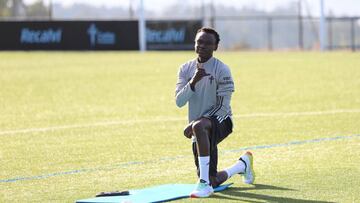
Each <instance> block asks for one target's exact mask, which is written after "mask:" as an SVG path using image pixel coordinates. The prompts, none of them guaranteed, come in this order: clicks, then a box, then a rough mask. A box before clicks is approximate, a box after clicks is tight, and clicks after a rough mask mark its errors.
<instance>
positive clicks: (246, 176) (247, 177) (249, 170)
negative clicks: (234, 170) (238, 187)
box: [239, 151, 255, 184]
mask: <svg viewBox="0 0 360 203" xmlns="http://www.w3.org/2000/svg"><path fill="white" fill-rule="evenodd" d="M239 160H240V161H242V162H243V163H244V164H245V172H244V173H240V175H242V176H243V181H244V183H246V184H253V183H254V181H255V172H254V169H253V166H254V164H253V156H252V154H251V152H249V151H247V152H245V154H243V155H242V156H241V157H240V159H239Z"/></svg>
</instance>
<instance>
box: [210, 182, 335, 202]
mask: <svg viewBox="0 0 360 203" xmlns="http://www.w3.org/2000/svg"><path fill="white" fill-rule="evenodd" d="M251 190H254V191H256V190H284V191H285V190H287V191H296V190H294V189H290V188H283V187H277V186H272V185H264V184H254V185H253V186H252V187H230V188H229V189H227V190H225V191H222V192H219V193H218V194H222V195H226V196H220V195H216V194H215V195H214V196H212V198H214V199H222V200H237V201H239V200H241V201H244V202H254V203H257V202H264V201H266V202H294V203H310V202H313V203H331V202H327V201H317V200H305V199H296V198H290V197H277V196H271V195H262V194H254V193H249V192H247V191H251Z"/></svg>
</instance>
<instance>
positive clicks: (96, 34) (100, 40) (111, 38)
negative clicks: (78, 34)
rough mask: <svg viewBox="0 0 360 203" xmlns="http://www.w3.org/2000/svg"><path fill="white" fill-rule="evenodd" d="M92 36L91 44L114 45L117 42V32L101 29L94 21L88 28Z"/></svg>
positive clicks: (90, 36)
mask: <svg viewBox="0 0 360 203" xmlns="http://www.w3.org/2000/svg"><path fill="white" fill-rule="evenodd" d="M87 33H88V35H89V38H90V45H91V46H95V45H97V44H100V45H114V44H115V33H113V32H103V31H100V30H99V29H98V28H97V27H96V25H95V24H94V23H93V24H91V25H90V27H89V28H88V30H87Z"/></svg>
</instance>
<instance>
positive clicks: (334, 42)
mask: <svg viewBox="0 0 360 203" xmlns="http://www.w3.org/2000/svg"><path fill="white" fill-rule="evenodd" d="M319 20H320V19H319V18H313V17H299V16H217V17H215V18H212V19H205V22H206V23H205V24H208V25H211V26H214V27H215V28H216V29H217V30H218V31H219V32H220V36H221V37H222V46H223V47H222V48H223V49H235V50H247V49H250V50H251V49H260V50H261V49H266V50H317V49H319V48H320V47H319V46H320V43H319V34H318V33H319ZM326 24H327V44H326V48H327V50H339V49H347V50H352V51H357V50H358V49H359V48H360V17H346V18H334V17H331V18H329V17H328V18H326Z"/></svg>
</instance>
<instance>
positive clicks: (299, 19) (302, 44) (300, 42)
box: [298, 0, 304, 50]
mask: <svg viewBox="0 0 360 203" xmlns="http://www.w3.org/2000/svg"><path fill="white" fill-rule="evenodd" d="M298 7H299V11H298V21H299V48H300V50H303V49H304V32H303V22H302V12H301V10H302V9H301V0H299V2H298Z"/></svg>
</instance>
